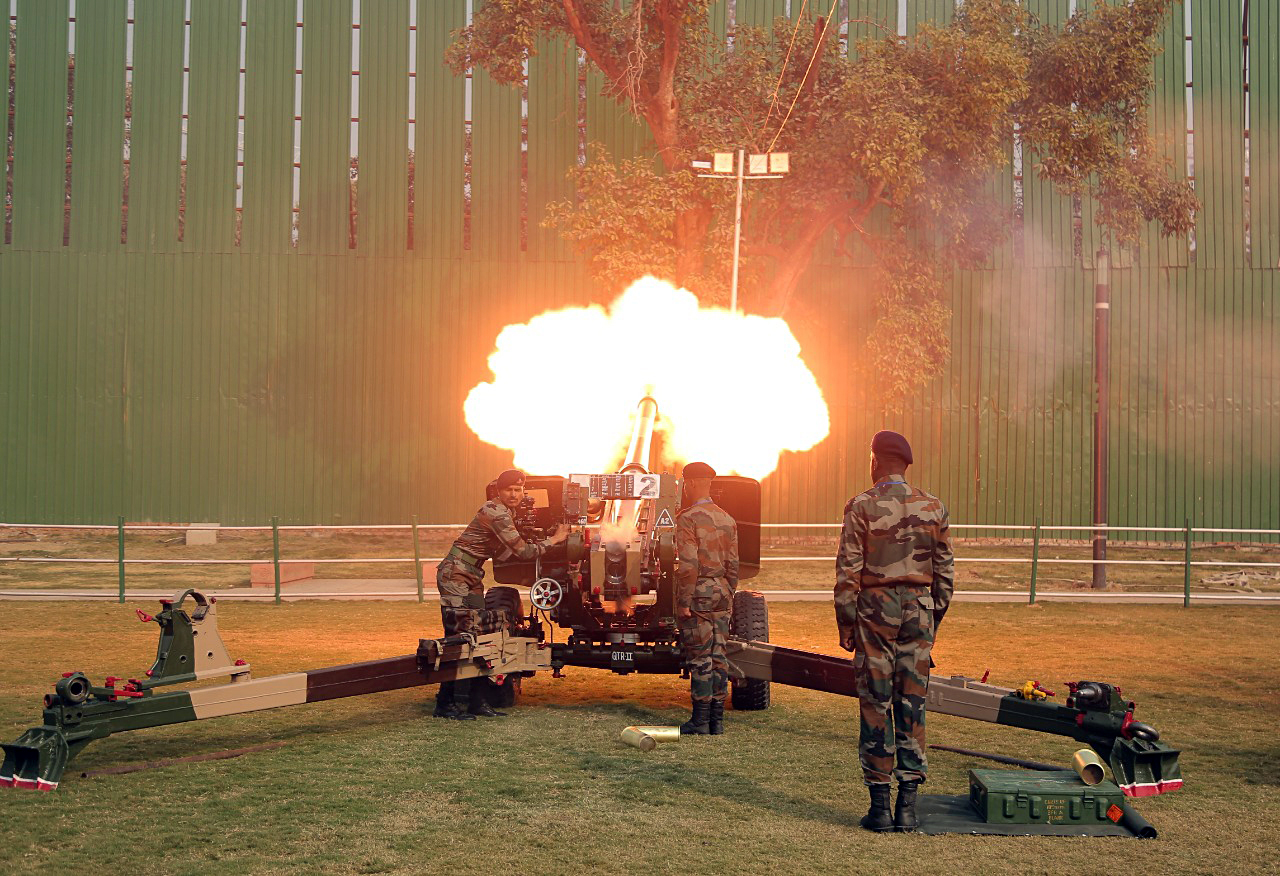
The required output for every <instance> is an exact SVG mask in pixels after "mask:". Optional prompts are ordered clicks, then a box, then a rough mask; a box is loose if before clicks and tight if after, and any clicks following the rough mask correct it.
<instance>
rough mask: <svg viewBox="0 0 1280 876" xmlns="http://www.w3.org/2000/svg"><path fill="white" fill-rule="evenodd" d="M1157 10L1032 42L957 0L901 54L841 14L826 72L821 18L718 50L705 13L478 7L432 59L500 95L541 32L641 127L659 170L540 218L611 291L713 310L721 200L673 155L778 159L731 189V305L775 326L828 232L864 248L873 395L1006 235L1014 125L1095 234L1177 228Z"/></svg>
mask: <svg viewBox="0 0 1280 876" xmlns="http://www.w3.org/2000/svg"><path fill="white" fill-rule="evenodd" d="M1172 4H1173V0H1130V2H1127V3H1125V4H1120V5H1106V4H1099V5H1097V6H1095V8H1093V9H1092V10H1090V11H1088V12H1081V13H1078V14H1077V15H1075V16H1074V17H1072V18H1071V19H1070V20H1069V21H1068V22H1066V23H1065V24H1064V25H1062V26H1060V27H1049V26H1045V25H1042V24H1041V23H1040V22H1038V21H1037V20H1036V19H1035V17H1034V16H1032V15H1031V14H1030V13H1028V12H1027V11H1026V9H1025V8H1024V7H1023V6H1022V4H1021V3H1020V2H1019V0H966V2H965V3H964V4H963V5H962V6H960V7H959V8H958V9H957V11H956V15H955V17H954V19H953V21H952V22H951V23H950V24H948V25H947V26H944V27H937V26H922V27H920V28H919V29H918V31H917V33H916V34H915V35H914V36H912V37H910V38H908V39H901V38H899V37H898V36H897V35H896V34H894V33H889V32H887V31H885V30H884V28H882V27H880V26H879V25H878V24H877V23H875V22H865V21H864V22H857V20H855V22H857V23H862V24H865V25H867V26H868V29H870V30H873V31H874V32H876V34H877V35H875V36H872V37H869V38H867V39H864V40H862V41H861V42H859V43H858V44H857V45H856V46H855V47H851V50H850V51H849V53H848V57H845V56H844V55H842V53H841V52H840V51H839V50H838V48H837V39H838V36H837V34H838V31H839V28H837V27H834V26H831V25H830V23H828V22H826V21H824V20H823V19H817V20H816V21H813V22H805V21H800V22H798V23H796V24H794V25H793V24H791V23H789V22H787V21H785V20H783V19H779V20H778V21H776V22H775V23H774V27H773V28H772V30H771V31H768V32H765V31H763V30H760V29H755V28H739V29H738V30H737V33H736V35H735V40H734V44H733V46H732V48H731V49H730V48H729V47H726V46H725V45H724V44H723V42H722V41H720V40H718V39H717V38H716V37H715V35H714V33H713V31H712V30H711V27H710V23H709V18H708V10H709V6H710V2H709V0H634V2H632V3H631V4H629V5H628V6H626V7H625V8H623V6H622V4H619V3H615V2H613V0H488V2H487V3H486V4H485V5H484V6H483V7H482V8H481V9H480V11H479V12H478V13H477V14H476V16H475V18H474V21H473V24H472V25H471V26H469V27H467V28H465V29H463V30H461V31H459V32H457V33H456V34H455V39H454V42H453V44H452V45H451V47H450V48H449V50H448V52H447V55H446V61H447V63H448V64H449V65H450V66H451V67H452V68H453V70H454V71H455V72H457V73H461V72H463V71H464V70H465V69H466V68H467V67H468V66H471V65H474V66H478V67H482V68H484V69H485V70H487V71H488V72H489V73H490V74H491V75H492V76H493V77H494V78H495V80H497V81H498V82H502V83H510V84H514V83H518V82H519V81H520V79H521V77H522V75H523V62H524V61H525V59H526V58H527V57H529V56H530V55H532V54H534V53H535V52H536V47H537V41H538V39H539V38H542V37H547V36H550V37H562V38H565V39H568V40H572V41H573V42H574V43H576V45H577V46H578V47H579V48H580V49H581V50H582V51H584V52H585V54H586V56H587V58H588V59H589V61H590V62H591V63H592V64H593V65H594V66H595V67H596V68H598V69H599V70H600V72H601V73H602V74H603V75H604V79H605V94H606V95H607V96H609V97H611V98H613V99H614V100H616V101H618V102H619V103H621V104H623V105H625V106H627V107H628V108H630V109H631V110H632V111H633V112H634V113H635V114H636V115H637V116H638V117H639V118H641V119H643V121H644V123H645V124H646V125H647V127H648V129H649V132H650V134H651V135H652V137H653V145H654V149H655V152H656V154H657V156H658V157H659V158H660V160H661V169H659V168H657V167H656V166H655V165H654V163H653V162H652V161H648V160H644V159H632V160H623V161H619V162H615V161H614V160H613V159H612V157H611V156H609V155H608V154H607V153H605V152H604V151H603V150H602V149H599V148H597V149H596V150H595V151H594V153H593V157H592V160H591V161H590V162H589V163H588V164H587V165H586V166H585V167H584V168H581V169H578V170H576V171H575V173H576V182H577V188H578V197H577V198H576V199H575V200H573V201H568V202H564V203H560V204H557V205H554V206H553V208H552V209H551V211H550V215H549V221H550V222H551V223H552V224H554V225H555V226H557V227H559V228H560V230H561V231H562V233H563V234H564V235H565V236H566V237H568V238H569V239H570V240H572V241H574V242H575V244H576V245H577V247H578V248H579V249H580V250H581V251H582V252H583V253H584V254H585V255H586V256H587V257H588V258H589V260H590V264H591V266H592V269H593V271H594V272H595V274H596V276H597V277H598V278H600V279H601V280H602V281H604V282H607V283H610V284H611V285H617V284H618V283H621V282H626V281H627V280H630V279H633V278H634V277H636V276H638V275H639V274H641V273H644V272H651V273H654V274H657V275H659V276H666V277H670V278H672V279H673V280H675V281H676V282H678V283H680V284H681V285H684V286H686V287H688V288H690V289H692V290H693V291H695V292H697V293H698V294H699V295H701V296H702V297H703V298H704V299H709V300H713V301H714V300H719V301H723V300H724V299H725V297H727V296H726V294H725V287H726V283H725V279H724V278H727V277H728V276H729V269H728V259H729V257H730V255H729V254H730V252H731V246H729V240H730V235H731V234H732V197H731V194H732V193H731V192H728V191H727V189H728V188H729V187H728V186H722V185H718V184H714V183H706V182H705V181H702V180H699V179H697V178H696V177H695V176H694V175H693V174H692V173H691V172H690V170H689V162H690V161H691V160H692V159H693V158H696V157H702V156H705V155H707V154H708V153H710V152H713V151H726V150H730V149H736V148H744V149H746V150H748V151H750V152H765V151H787V152H790V153H791V173H790V174H789V175H788V176H787V177H786V178H785V179H784V180H779V181H775V182H771V183H769V184H768V185H760V186H758V187H756V188H755V189H754V190H753V191H752V192H750V197H749V202H748V206H747V211H746V215H745V221H744V237H743V247H744V248H743V259H742V268H743V273H742V285H743V290H744V291H743V297H744V300H746V301H748V302H749V303H750V306H751V307H752V309H754V310H756V311H758V312H764V313H782V312H785V310H786V309H787V307H788V305H789V304H790V303H791V302H792V300H793V298H794V297H795V296H796V294H797V289H798V287H799V281H800V279H801V277H802V276H803V275H804V272H805V271H806V269H807V268H808V267H809V265H810V264H811V262H812V260H813V257H814V255H815V253H816V252H817V250H818V248H819V246H820V245H821V244H822V243H823V241H825V240H830V239H831V238H832V236H833V235H834V238H835V239H836V241H837V242H838V244H839V245H840V246H841V247H844V248H846V249H852V248H860V249H861V250H862V251H863V252H865V253H870V254H871V255H872V256H873V258H874V260H875V263H876V266H877V268H878V271H877V275H878V281H877V284H876V290H877V291H876V296H877V301H876V304H877V313H878V320H879V323H878V325H879V326H880V327H882V328H888V329H889V330H890V331H888V332H879V331H877V332H873V333H872V336H871V338H870V340H869V350H870V354H871V355H870V356H869V357H868V358H867V364H868V365H869V366H870V367H871V368H872V369H874V371H875V372H876V373H878V374H880V375H881V377H882V380H881V388H882V389H883V390H884V391H885V392H886V395H893V394H901V393H902V392H903V391H905V390H909V389H911V388H912V387H914V386H916V385H918V384H919V383H920V382H921V381H922V380H923V379H924V378H925V377H927V376H928V375H930V374H933V373H935V372H936V370H937V368H938V366H939V365H941V364H942V363H943V362H944V361H945V360H946V358H947V357H948V355H949V340H948V334H949V332H948V327H949V319H950V310H949V308H948V306H947V305H946V303H945V301H944V299H943V294H942V293H943V288H944V282H945V280H946V277H947V273H948V271H950V270H951V269H952V268H953V267H955V266H962V267H963V266H973V265H976V264H977V263H978V262H979V261H980V260H981V259H983V258H984V257H985V256H986V255H987V254H988V253H989V252H990V251H991V249H992V247H993V246H994V245H995V244H996V243H997V242H998V241H999V240H1000V239H1001V238H1002V236H1004V235H1006V234H1007V233H1008V231H1009V228H1010V226H1011V223H1010V218H1011V210H1010V208H1008V207H1006V206H1002V205H1001V204H1000V203H999V202H998V200H997V199H996V197H995V194H994V190H993V187H992V186H991V184H990V183H991V180H992V179H993V177H994V176H995V175H996V174H997V173H998V172H999V171H1000V170H1001V169H1002V168H1003V167H1004V166H1006V165H1007V164H1008V163H1009V160H1010V159H1009V155H1010V152H1011V144H1012V140H1013V137H1014V133H1015V130H1016V131H1017V132H1018V135H1019V137H1020V138H1021V142H1022V145H1023V149H1024V154H1025V155H1026V156H1027V158H1028V159H1030V160H1029V162H1028V163H1029V164H1031V165H1032V166H1034V168H1035V172H1036V173H1037V174H1039V175H1040V176H1041V177H1042V178H1044V179H1047V180H1050V181H1051V182H1052V183H1053V184H1054V185H1055V186H1056V187H1057V189H1058V190H1060V191H1061V192H1063V193H1065V194H1070V195H1072V196H1086V195H1087V196H1090V197H1092V198H1094V199H1096V200H1097V202H1098V203H1099V204H1100V205H1101V208H1100V210H1099V211H1098V213H1097V221H1098V222H1099V224H1101V225H1102V226H1103V227H1104V228H1106V229H1108V230H1109V231H1111V232H1112V233H1114V235H1115V237H1116V239H1117V240H1118V241H1120V242H1121V243H1125V244H1131V243H1135V242H1136V241H1137V239H1138V237H1139V235H1140V232H1141V230H1142V229H1143V227H1144V226H1145V224H1146V223H1147V222H1156V223H1158V225H1159V227H1160V229H1161V231H1162V232H1163V233H1164V234H1180V233H1185V232H1186V231H1187V230H1188V229H1190V228H1191V227H1192V223H1193V219H1194V212H1195V210H1196V209H1197V208H1198V204H1197V202H1196V200H1195V196H1194V194H1193V192H1192V190H1191V187H1190V185H1189V184H1188V183H1187V182H1186V181H1183V180H1178V179H1176V178H1174V176H1173V175H1172V173H1171V170H1170V162H1169V161H1167V160H1166V159H1164V158H1163V157H1162V156H1161V152H1160V148H1159V146H1158V145H1157V144H1156V143H1155V142H1154V141H1153V140H1152V138H1151V136H1150V134H1149V133H1148V130H1147V117H1146V112H1147V100H1148V97H1149V95H1150V93H1151V91H1152V87H1153V81H1152V64H1151V61H1152V59H1153V58H1154V57H1155V55H1156V54H1157V53H1158V52H1159V51H1160V46H1159V40H1158V37H1157V34H1158V32H1159V29H1160V27H1161V24H1162V23H1163V21H1164V20H1165V17H1166V16H1167V15H1168V14H1169V9H1170V7H1171V6H1172ZM877 338H891V339H892V340H891V341H890V342H888V343H885V344H883V346H877V345H878V344H879V343H880V342H879V341H878V340H877ZM904 339H906V340H908V341H911V342H909V343H905V344H904V343H903V341H904Z"/></svg>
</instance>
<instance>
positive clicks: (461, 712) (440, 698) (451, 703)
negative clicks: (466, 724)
mask: <svg viewBox="0 0 1280 876" xmlns="http://www.w3.org/2000/svg"><path fill="white" fill-rule="evenodd" d="M454 688H455V685H454V683H453V682H452V681H445V682H441V683H440V690H439V691H437V692H436V710H435V711H434V712H432V713H431V714H432V715H434V716H435V717H437V718H452V719H453V720H455V721H474V720H475V719H476V716H475V715H468V714H467V712H466V710H465V709H463V708H462V706H460V705H458V701H457V700H456V699H454V696H455V691H454Z"/></svg>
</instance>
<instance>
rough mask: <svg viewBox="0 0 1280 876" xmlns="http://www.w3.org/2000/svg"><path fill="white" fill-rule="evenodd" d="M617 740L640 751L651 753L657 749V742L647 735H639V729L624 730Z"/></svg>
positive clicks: (628, 728) (627, 728)
mask: <svg viewBox="0 0 1280 876" xmlns="http://www.w3.org/2000/svg"><path fill="white" fill-rule="evenodd" d="M618 738H619V739H620V740H621V741H622V742H625V743H627V745H630V746H631V747H633V748H638V749H640V750H641V751H653V750H654V749H655V748H657V747H658V741H657V740H656V739H654V738H653V737H652V736H650V735H649V734H648V733H641V732H640V728H639V727H626V728H624V729H623V731H622V735H621V736H620V737H618Z"/></svg>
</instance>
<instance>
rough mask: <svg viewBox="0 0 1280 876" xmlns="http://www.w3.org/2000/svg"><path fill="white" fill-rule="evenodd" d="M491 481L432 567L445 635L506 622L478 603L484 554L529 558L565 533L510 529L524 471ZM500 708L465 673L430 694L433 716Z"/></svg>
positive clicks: (460, 716)
mask: <svg viewBox="0 0 1280 876" xmlns="http://www.w3.org/2000/svg"><path fill="white" fill-rule="evenodd" d="M495 484H496V486H497V488H498V497H497V498H496V499H490V500H489V501H488V502H485V503H484V504H483V505H481V506H480V510H479V511H477V512H476V516H475V519H474V520H472V521H471V523H470V524H469V525H468V526H467V528H466V529H465V530H463V532H462V535H460V536H458V538H457V539H456V540H455V541H454V543H453V547H451V548H449V553H447V554H445V557H444V560H443V561H442V562H441V563H440V566H439V567H438V568H437V569H436V587H437V588H438V589H439V591H440V616H441V619H442V620H443V621H444V634H445V635H446V636H452V635H456V634H458V633H471V634H473V635H481V634H483V633H491V632H494V631H496V630H498V629H501V628H502V627H503V626H504V625H506V624H507V623H508V622H509V619H508V618H506V617H505V616H500V615H501V614H502V613H500V612H496V611H489V610H487V609H485V607H484V583H483V581H484V561H485V560H487V559H499V560H506V559H512V558H515V559H521V560H532V559H534V558H535V557H540V556H542V554H543V553H544V552H545V551H546V550H547V548H549V547H551V546H552V545H555V544H559V543H560V542H562V541H564V540H565V539H566V538H567V537H568V535H569V531H568V529H567V528H566V527H560V528H559V529H558V530H557V531H556V532H555V533H554V534H553V535H552V536H551V537H550V538H547V539H545V540H543V541H540V542H535V543H534V544H529V543H528V542H526V541H525V540H524V539H522V538H521V537H520V533H519V532H517V531H516V524H515V521H514V520H513V519H512V517H511V512H512V510H514V509H515V508H516V507H517V506H519V504H520V500H521V499H523V498H524V472H522V471H518V470H516V469H509V470H507V471H504V472H503V473H502V474H500V475H498V479H497V481H495ZM464 704H465V707H464ZM502 714H503V713H502V712H498V711H495V710H494V708H493V707H492V706H490V705H489V704H488V702H486V701H485V699H484V690H483V688H481V687H480V686H479V685H472V683H471V679H469V678H466V679H462V680H461V681H446V682H443V683H442V684H441V685H440V690H439V692H438V693H437V694H436V709H435V716H436V717H437V718H454V719H456V720H468V721H469V720H474V719H475V716H477V715H480V716H482V717H486V718H493V717H497V716H500V715H502Z"/></svg>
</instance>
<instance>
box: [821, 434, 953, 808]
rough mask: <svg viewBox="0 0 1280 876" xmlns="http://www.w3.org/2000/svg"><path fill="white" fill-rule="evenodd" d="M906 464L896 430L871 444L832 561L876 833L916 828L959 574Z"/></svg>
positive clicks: (931, 501)
mask: <svg viewBox="0 0 1280 876" xmlns="http://www.w3.org/2000/svg"><path fill="white" fill-rule="evenodd" d="M911 462H912V459H911V445H909V444H908V443H907V439H906V438H903V437H902V436H901V435H899V434H898V433H897V432H877V433H876V436H875V437H874V438H872V439H871V479H872V480H873V481H875V486H874V487H872V488H871V489H869V490H867V491H866V492H865V493H862V494H861V495H858V496H854V497H853V498H852V499H850V500H849V503H848V504H847V505H845V508H844V527H843V529H842V530H841V533H840V552H839V555H838V556H837V557H836V586H835V605H836V626H837V627H838V628H839V630H840V647H842V648H844V649H845V650H846V651H856V652H857V654H856V656H855V657H854V660H853V663H854V671H855V672H856V674H857V679H858V682H857V683H858V702H859V710H860V713H861V725H860V730H859V734H858V755H859V759H860V760H861V762H862V773H863V778H864V780H865V781H866V784H867V787H868V789H869V790H870V793H871V809H870V810H869V811H868V812H867V814H866V815H865V816H864V817H863V818H862V821H861V824H862V826H863V827H864V828H866V829H867V830H875V831H885V830H900V831H913V830H915V829H916V827H917V826H918V821H917V819H916V809H915V807H916V789H917V787H918V786H919V784H920V783H921V782H923V781H924V780H925V775H926V773H927V772H928V760H927V758H926V757H925V740H924V717H925V694H926V692H927V690H928V686H929V667H930V663H931V661H930V656H929V655H930V652H931V651H932V649H933V641H934V634H935V633H936V632H937V629H938V625H939V624H940V623H942V616H943V615H944V614H946V612H947V606H948V605H950V603H951V591H952V582H953V579H954V577H955V569H954V563H953V559H952V555H951V537H950V534H949V532H948V524H947V509H946V506H945V505H943V504H942V501H941V500H940V499H938V498H937V497H935V496H931V495H929V494H928V493H926V492H925V491H924V490H921V489H919V488H918V487H913V486H911V485H910V484H908V483H907V481H906V478H905V477H904V473H905V472H906V470H907V466H909V465H910V464H911ZM891 709H892V727H891V726H890V717H891V716H890V710H891ZM895 761H896V769H895ZM893 777H896V778H897V780H898V801H897V805H896V807H895V808H894V813H893V817H892V818H891V817H890V816H889V782H890V779H891V778H893Z"/></svg>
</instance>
